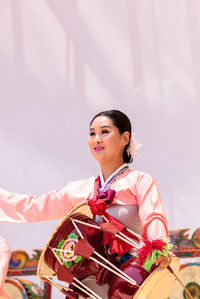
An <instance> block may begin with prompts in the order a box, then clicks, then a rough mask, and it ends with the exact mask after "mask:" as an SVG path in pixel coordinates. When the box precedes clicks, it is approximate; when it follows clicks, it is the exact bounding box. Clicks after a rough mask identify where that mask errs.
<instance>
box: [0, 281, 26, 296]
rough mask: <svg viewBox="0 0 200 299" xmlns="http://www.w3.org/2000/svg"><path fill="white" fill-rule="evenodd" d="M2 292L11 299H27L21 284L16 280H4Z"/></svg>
mask: <svg viewBox="0 0 200 299" xmlns="http://www.w3.org/2000/svg"><path fill="white" fill-rule="evenodd" d="M3 290H4V292H6V294H8V295H9V296H10V297H11V298H12V299H28V297H27V295H26V290H25V289H24V287H23V284H21V283H20V282H19V281H18V280H17V279H13V278H6V280H5V283H4V285H3Z"/></svg>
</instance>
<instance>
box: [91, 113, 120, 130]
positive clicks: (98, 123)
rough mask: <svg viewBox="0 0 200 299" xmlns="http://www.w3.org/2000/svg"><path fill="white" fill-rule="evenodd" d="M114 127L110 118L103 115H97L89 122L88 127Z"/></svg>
mask: <svg viewBox="0 0 200 299" xmlns="http://www.w3.org/2000/svg"><path fill="white" fill-rule="evenodd" d="M104 126H108V127H114V125H113V122H112V120H111V119H110V118H109V117H107V116H104V115H101V116H97V117H96V118H95V119H94V120H93V122H92V123H91V126H90V129H95V128H100V127H104Z"/></svg>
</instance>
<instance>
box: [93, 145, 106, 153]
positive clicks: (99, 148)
mask: <svg viewBox="0 0 200 299" xmlns="http://www.w3.org/2000/svg"><path fill="white" fill-rule="evenodd" d="M103 149H104V147H103V146H95V147H94V151H95V152H99V151H102V150H103Z"/></svg>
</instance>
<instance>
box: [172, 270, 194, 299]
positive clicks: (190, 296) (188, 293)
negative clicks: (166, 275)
mask: <svg viewBox="0 0 200 299" xmlns="http://www.w3.org/2000/svg"><path fill="white" fill-rule="evenodd" d="M167 269H168V270H169V272H170V273H172V274H173V275H174V277H175V278H176V280H177V281H178V282H179V283H180V285H181V286H182V287H183V288H184V290H185V292H186V293H187V295H188V296H189V298H190V299H194V298H193V296H192V295H191V294H190V292H189V291H188V289H187V288H186V287H185V286H184V284H183V283H182V281H181V280H180V279H179V277H178V276H177V275H176V273H174V271H173V270H172V268H171V267H170V266H167Z"/></svg>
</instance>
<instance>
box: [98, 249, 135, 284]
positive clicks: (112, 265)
mask: <svg viewBox="0 0 200 299" xmlns="http://www.w3.org/2000/svg"><path fill="white" fill-rule="evenodd" d="M94 253H95V254H96V255H97V256H99V257H100V258H102V260H104V261H105V262H106V263H108V264H109V265H110V266H111V267H113V268H114V269H116V270H117V271H119V273H121V274H122V275H124V276H126V277H127V278H128V279H131V280H132V281H133V282H135V285H136V286H138V285H137V283H136V281H135V280H134V279H132V278H131V277H130V276H128V275H127V274H126V273H124V272H123V271H121V270H120V269H118V268H117V267H116V266H115V265H114V264H112V263H111V262H110V261H108V260H107V259H106V258H104V257H103V256H102V255H101V254H99V253H98V252H96V251H94ZM138 287H139V286H138Z"/></svg>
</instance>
